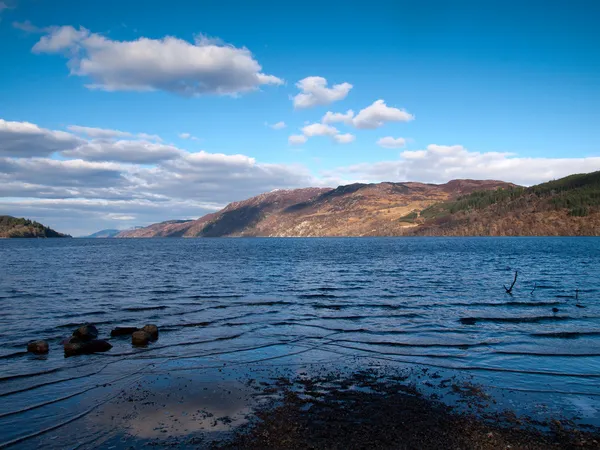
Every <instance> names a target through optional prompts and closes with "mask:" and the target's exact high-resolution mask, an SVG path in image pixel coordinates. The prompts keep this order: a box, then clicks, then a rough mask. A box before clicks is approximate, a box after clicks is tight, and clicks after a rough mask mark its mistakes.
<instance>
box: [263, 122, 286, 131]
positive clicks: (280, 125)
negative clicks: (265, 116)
mask: <svg viewBox="0 0 600 450" xmlns="http://www.w3.org/2000/svg"><path fill="white" fill-rule="evenodd" d="M266 125H267V126H268V127H269V128H273V129H274V130H282V129H284V128H285V127H286V124H285V122H277V123H274V124H272V125H271V124H268V123H267V124H266Z"/></svg>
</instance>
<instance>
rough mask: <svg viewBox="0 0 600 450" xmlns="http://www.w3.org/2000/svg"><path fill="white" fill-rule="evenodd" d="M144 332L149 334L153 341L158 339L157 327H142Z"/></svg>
mask: <svg viewBox="0 0 600 450" xmlns="http://www.w3.org/2000/svg"><path fill="white" fill-rule="evenodd" d="M142 331H145V332H146V333H148V334H149V335H150V336H151V337H152V340H153V341H156V340H157V339H158V327H157V326H156V325H144V326H143V327H142Z"/></svg>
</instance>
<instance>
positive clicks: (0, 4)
mask: <svg viewBox="0 0 600 450" xmlns="http://www.w3.org/2000/svg"><path fill="white" fill-rule="evenodd" d="M5 9H10V7H9V6H8V5H7V4H6V3H4V2H0V22H2V13H3V12H4V10H5Z"/></svg>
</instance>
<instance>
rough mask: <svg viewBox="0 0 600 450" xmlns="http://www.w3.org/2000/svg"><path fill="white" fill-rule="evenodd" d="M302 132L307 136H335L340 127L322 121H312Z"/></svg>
mask: <svg viewBox="0 0 600 450" xmlns="http://www.w3.org/2000/svg"><path fill="white" fill-rule="evenodd" d="M302 133H304V135H305V136H307V137H312V136H334V135H336V134H338V133H339V131H338V129H337V128H335V127H332V126H330V125H325V124H322V123H312V124H310V125H306V126H305V127H303V128H302Z"/></svg>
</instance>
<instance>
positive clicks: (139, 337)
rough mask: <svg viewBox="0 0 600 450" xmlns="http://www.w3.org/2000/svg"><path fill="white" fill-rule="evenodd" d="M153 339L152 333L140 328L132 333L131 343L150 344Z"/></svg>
mask: <svg viewBox="0 0 600 450" xmlns="http://www.w3.org/2000/svg"><path fill="white" fill-rule="evenodd" d="M151 340H152V335H151V334H150V333H147V332H146V331H143V330H138V331H136V332H135V333H133V334H132V335H131V343H132V344H133V345H148V343H149V342H150V341H151Z"/></svg>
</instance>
